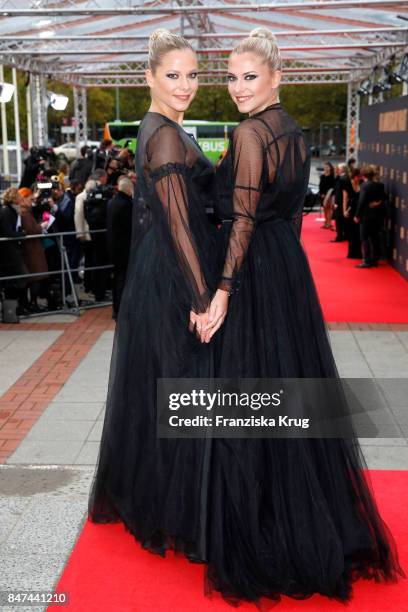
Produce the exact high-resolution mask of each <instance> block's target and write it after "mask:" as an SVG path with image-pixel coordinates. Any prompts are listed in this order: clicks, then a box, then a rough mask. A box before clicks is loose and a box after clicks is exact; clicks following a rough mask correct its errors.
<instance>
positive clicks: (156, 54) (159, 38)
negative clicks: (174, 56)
mask: <svg viewBox="0 0 408 612" xmlns="http://www.w3.org/2000/svg"><path fill="white" fill-rule="evenodd" d="M177 49H178V50H183V49H190V50H191V51H194V49H193V47H192V46H191V44H190V43H189V41H188V40H186V39H185V38H183V37H182V36H178V35H177V34H173V32H170V31H169V30H166V29H165V28H158V29H157V30H155V31H154V32H152V33H151V34H150V37H149V57H148V66H149V68H150V70H152V72H155V71H156V68H157V66H159V65H160V64H161V62H162V59H163V57H164V56H165V55H166V53H169V51H175V50H177Z"/></svg>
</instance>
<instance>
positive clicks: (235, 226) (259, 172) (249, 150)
mask: <svg viewBox="0 0 408 612" xmlns="http://www.w3.org/2000/svg"><path fill="white" fill-rule="evenodd" d="M232 161H233V180H234V188H233V195H232V200H233V223H232V228H231V232H230V237H229V244H228V248H227V254H226V258H225V263H224V269H223V273H222V277H221V282H220V283H219V284H218V287H219V289H224V290H225V291H228V292H230V293H231V292H233V290H234V288H235V286H236V280H237V278H236V277H237V274H238V272H239V270H240V268H241V266H242V262H243V261H244V258H245V254H246V252H247V250H248V247H249V244H250V241H251V237H252V234H253V231H254V226H255V215H256V210H257V206H258V202H259V198H260V195H261V192H262V187H263V185H264V181H265V176H264V174H265V172H264V166H265V147H264V144H263V141H262V138H261V136H260V135H259V134H258V132H257V131H256V130H255V129H254V127H253V125H252V123H251V122H244V123H242V124H241V125H240V126H238V127H237V128H235V130H234V132H233V136H232Z"/></svg>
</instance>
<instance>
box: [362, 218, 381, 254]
mask: <svg viewBox="0 0 408 612" xmlns="http://www.w3.org/2000/svg"><path fill="white" fill-rule="evenodd" d="M381 228H382V218H378V217H373V218H368V219H362V220H361V222H360V239H361V248H362V251H363V259H364V261H365V262H366V263H368V264H377V263H378V261H379V259H380V257H381Z"/></svg>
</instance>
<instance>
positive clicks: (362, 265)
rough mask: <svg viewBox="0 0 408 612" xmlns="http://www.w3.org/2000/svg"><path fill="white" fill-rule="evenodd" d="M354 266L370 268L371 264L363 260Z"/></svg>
mask: <svg viewBox="0 0 408 612" xmlns="http://www.w3.org/2000/svg"><path fill="white" fill-rule="evenodd" d="M355 267H356V268H372V267H373V266H372V264H370V263H367V262H366V261H363V262H362V263H359V264H357V265H356V266H355Z"/></svg>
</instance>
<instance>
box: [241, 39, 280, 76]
mask: <svg viewBox="0 0 408 612" xmlns="http://www.w3.org/2000/svg"><path fill="white" fill-rule="evenodd" d="M232 52H233V53H256V54H257V55H259V57H260V58H261V59H262V60H263V61H264V62H265V63H266V64H267V65H268V66H269V69H270V70H271V71H272V72H274V71H275V70H282V57H281V54H280V51H279V46H278V42H277V40H276V36H275V35H274V34H273V33H272V32H271V31H270V30H268V29H267V28H255V29H254V30H252V31H251V32H250V33H249V36H247V37H246V38H244V39H243V40H241V41H240V42H239V43H238V44H236V45H235V47H234V48H233V50H232Z"/></svg>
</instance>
